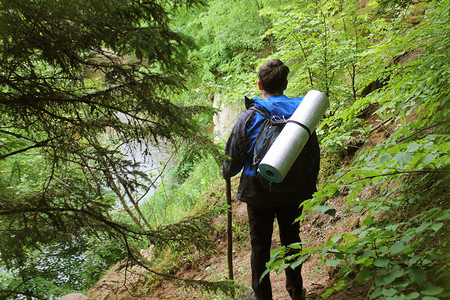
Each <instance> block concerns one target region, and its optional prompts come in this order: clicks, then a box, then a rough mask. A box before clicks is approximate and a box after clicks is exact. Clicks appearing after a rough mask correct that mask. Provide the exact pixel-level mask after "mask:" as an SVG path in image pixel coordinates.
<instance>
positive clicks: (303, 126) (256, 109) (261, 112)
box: [250, 106, 311, 136]
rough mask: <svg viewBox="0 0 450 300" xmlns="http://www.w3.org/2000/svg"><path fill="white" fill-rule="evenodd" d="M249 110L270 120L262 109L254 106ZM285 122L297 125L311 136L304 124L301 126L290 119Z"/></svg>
mask: <svg viewBox="0 0 450 300" xmlns="http://www.w3.org/2000/svg"><path fill="white" fill-rule="evenodd" d="M250 109H253V110H255V111H257V112H259V113H260V114H261V115H262V116H263V117H265V118H267V119H270V118H269V117H268V116H267V114H266V112H265V111H263V110H262V109H259V108H256V107H254V106H252V107H251V108H250ZM285 122H286V123H294V124H297V125H298V126H300V127H302V128H304V129H305V130H306V132H308V136H311V130H310V129H309V128H308V126H306V125H305V124H302V123H300V122H298V121H295V120H292V119H288V120H287V121H285Z"/></svg>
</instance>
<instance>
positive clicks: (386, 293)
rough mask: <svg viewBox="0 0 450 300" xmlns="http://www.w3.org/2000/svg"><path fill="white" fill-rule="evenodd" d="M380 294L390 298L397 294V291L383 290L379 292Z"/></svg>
mask: <svg viewBox="0 0 450 300" xmlns="http://www.w3.org/2000/svg"><path fill="white" fill-rule="evenodd" d="M381 293H382V294H383V295H385V296H388V297H392V296H394V295H395V294H397V290H396V289H383V290H382V291H381Z"/></svg>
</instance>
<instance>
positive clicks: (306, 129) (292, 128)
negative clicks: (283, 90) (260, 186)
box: [258, 90, 330, 183]
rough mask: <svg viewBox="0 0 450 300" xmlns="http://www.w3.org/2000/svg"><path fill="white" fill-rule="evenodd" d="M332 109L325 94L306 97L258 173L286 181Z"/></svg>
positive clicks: (274, 180) (263, 161) (312, 91)
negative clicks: (310, 137)
mask: <svg viewBox="0 0 450 300" xmlns="http://www.w3.org/2000/svg"><path fill="white" fill-rule="evenodd" d="M329 106H330V102H329V101H328V98H327V96H325V95H324V94H323V93H321V92H319V91H316V90H311V91H309V92H308V93H307V94H306V96H305V97H304V98H303V100H302V101H301V102H300V104H299V106H298V107H297V108H296V110H295V111H294V113H293V114H292V116H291V117H290V118H289V120H288V121H287V123H286V125H285V126H284V128H283V130H282V131H281V132H280V134H279V135H278V137H277V138H276V139H275V141H274V142H273V144H272V146H271V147H270V148H269V150H268V151H267V153H266V155H265V156H264V157H263V159H262V160H261V162H260V164H259V167H258V172H259V173H261V175H262V176H263V177H264V178H266V179H267V180H270V181H272V182H276V183H279V182H282V181H283V179H284V177H285V176H286V174H287V173H288V172H289V169H290V168H291V167H292V165H293V164H294V162H295V160H296V159H297V157H298V156H299V154H300V152H302V150H303V147H304V146H305V144H306V142H307V141H308V139H309V136H310V135H311V133H312V132H313V131H314V130H315V129H316V127H317V125H318V124H319V121H320V119H322V116H323V115H324V114H325V111H326V110H327V109H328V107H329Z"/></svg>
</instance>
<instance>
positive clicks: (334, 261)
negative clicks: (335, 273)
mask: <svg viewBox="0 0 450 300" xmlns="http://www.w3.org/2000/svg"><path fill="white" fill-rule="evenodd" d="M340 262H341V260H340V259H337V258H335V259H328V260H327V261H326V262H325V264H326V265H327V266H329V267H336V266H337V265H338V264H339V263H340Z"/></svg>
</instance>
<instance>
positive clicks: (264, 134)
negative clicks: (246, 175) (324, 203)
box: [253, 107, 315, 193]
mask: <svg viewBox="0 0 450 300" xmlns="http://www.w3.org/2000/svg"><path fill="white" fill-rule="evenodd" d="M253 109H254V110H256V111H257V112H258V113H260V114H261V115H262V116H264V118H265V119H264V123H263V125H262V127H261V130H260V131H259V132H258V135H257V136H256V140H255V144H254V148H253V168H254V169H255V171H256V178H257V181H258V183H259V184H260V185H261V186H262V187H263V188H264V190H266V191H267V192H275V193H291V192H296V191H299V190H301V189H302V188H304V185H305V183H307V182H310V183H311V182H314V185H315V179H314V180H307V179H308V177H311V179H312V177H314V174H315V172H314V161H313V157H312V155H310V154H309V153H308V152H309V151H308V149H309V148H310V145H309V144H310V143H311V139H309V140H308V142H307V143H306V145H305V147H304V148H303V150H302V152H301V153H300V154H299V156H298V157H297V159H296V160H295V162H294V164H293V165H292V167H291V169H290V170H289V172H288V173H287V174H286V176H285V178H284V179H283V181H282V182H279V183H275V182H271V181H269V180H267V179H265V178H264V177H263V176H262V175H261V174H260V173H259V172H258V171H257V170H258V166H259V163H260V162H261V160H262V159H263V157H264V155H265V154H266V152H267V151H268V150H269V148H270V146H271V145H272V143H273V142H274V141H275V139H276V138H277V136H278V135H279V134H280V132H281V130H282V129H283V128H284V126H285V125H286V123H287V122H288V120H286V119H285V118H283V117H276V116H274V117H272V118H269V117H268V116H267V114H266V113H265V112H264V111H262V110H260V109H258V108H256V107H253Z"/></svg>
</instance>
